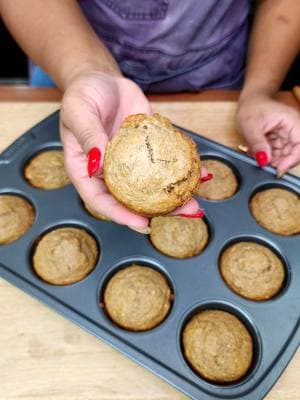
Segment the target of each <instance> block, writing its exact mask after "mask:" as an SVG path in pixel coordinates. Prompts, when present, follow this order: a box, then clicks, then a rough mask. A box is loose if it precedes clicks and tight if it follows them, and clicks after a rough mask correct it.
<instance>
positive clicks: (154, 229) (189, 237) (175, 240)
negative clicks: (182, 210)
mask: <svg viewBox="0 0 300 400" xmlns="http://www.w3.org/2000/svg"><path fill="white" fill-rule="evenodd" d="M150 228H151V233H150V240H151V242H152V244H153V246H154V247H156V249H157V250H158V251H161V252H162V253H164V254H166V255H167V256H170V257H174V258H188V257H193V256H195V255H196V254H199V253H200V252H201V251H202V250H203V249H204V248H205V246H206V245H207V242H208V237H209V236H208V229H207V225H206V223H205V222H204V221H203V220H202V219H199V218H195V219H194V218H193V219H189V218H184V217H177V216H176V217H175V216H173V217H172V216H169V217H154V218H152V220H151V223H150Z"/></svg>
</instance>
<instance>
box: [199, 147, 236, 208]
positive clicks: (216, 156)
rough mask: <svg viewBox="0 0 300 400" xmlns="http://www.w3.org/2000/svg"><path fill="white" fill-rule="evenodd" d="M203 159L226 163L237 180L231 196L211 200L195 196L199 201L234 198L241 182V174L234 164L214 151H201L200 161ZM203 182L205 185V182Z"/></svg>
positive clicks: (221, 200) (219, 200)
mask: <svg viewBox="0 0 300 400" xmlns="http://www.w3.org/2000/svg"><path fill="white" fill-rule="evenodd" d="M204 160H215V161H219V162H220V163H223V164H225V165H227V166H228V167H229V168H230V169H231V171H232V173H233V174H234V176H235V178H236V180H237V188H236V190H235V192H234V194H233V195H232V196H230V197H227V198H225V199H218V200H211V199H206V198H204V197H201V196H200V195H199V194H196V196H197V197H199V198H200V199H201V201H202V200H203V201H208V202H216V203H218V202H223V201H228V200H231V199H232V198H234V197H235V196H236V195H237V194H238V192H239V190H240V188H241V185H242V183H243V182H242V176H241V174H240V173H239V171H238V169H237V168H236V166H234V165H233V164H232V162H231V161H230V160H229V159H227V158H226V157H225V156H224V155H220V154H216V153H206V154H205V153H204V154H202V153H201V161H204ZM208 172H211V171H208ZM212 182H213V180H212ZM203 184H204V185H205V182H204V183H203Z"/></svg>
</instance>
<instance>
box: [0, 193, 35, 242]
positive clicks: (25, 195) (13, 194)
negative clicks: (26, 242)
mask: <svg viewBox="0 0 300 400" xmlns="http://www.w3.org/2000/svg"><path fill="white" fill-rule="evenodd" d="M0 196H16V197H18V198H21V199H23V200H24V201H25V202H26V203H27V204H28V205H29V206H31V207H32V210H33V214H34V215H33V220H32V223H31V225H30V226H29V227H28V228H27V229H26V231H25V232H24V233H22V234H21V235H19V236H18V237H16V238H15V239H14V240H11V241H9V242H8V243H2V244H0V246H5V245H10V244H12V243H14V242H15V241H17V240H19V239H20V238H22V237H23V236H25V235H26V234H27V233H28V231H29V230H30V229H31V228H32V226H33V225H34V224H35V221H36V215H37V214H36V206H35V205H34V202H33V201H32V200H31V199H30V198H29V197H28V195H27V194H24V193H23V192H21V191H18V190H15V189H11V190H10V189H3V190H0Z"/></svg>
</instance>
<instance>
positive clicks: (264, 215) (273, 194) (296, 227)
mask: <svg viewBox="0 0 300 400" xmlns="http://www.w3.org/2000/svg"><path fill="white" fill-rule="evenodd" d="M250 210H251V212H252V215H253V217H254V218H255V219H256V221H257V222H258V223H259V224H260V225H261V226H262V227H264V228H265V229H267V230H269V231H271V232H274V233H277V234H279V235H284V236H290V235H295V234H298V233H300V197H299V196H298V195H297V194H296V193H292V192H290V191H289V190H285V189H279V188H273V189H265V190H262V191H261V192H258V193H256V194H255V195H254V196H253V198H252V199H251V201H250Z"/></svg>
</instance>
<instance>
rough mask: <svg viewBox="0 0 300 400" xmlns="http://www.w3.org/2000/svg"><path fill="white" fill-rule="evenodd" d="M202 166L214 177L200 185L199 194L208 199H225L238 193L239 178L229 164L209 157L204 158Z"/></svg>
mask: <svg viewBox="0 0 300 400" xmlns="http://www.w3.org/2000/svg"><path fill="white" fill-rule="evenodd" d="M202 167H204V168H206V169H207V170H208V171H209V172H210V173H212V174H213V176H214V177H213V179H212V180H211V181H207V182H205V184H203V185H201V186H200V188H199V190H198V192H197V194H198V196H201V197H203V198H204V199H207V200H225V199H228V198H229V197H231V196H233V195H234V194H235V193H236V191H237V189H238V180H237V178H236V176H235V174H234V172H233V171H232V169H231V168H230V167H229V166H228V165H227V164H225V163H223V162H221V161H218V160H215V159H207V160H202Z"/></svg>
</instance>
